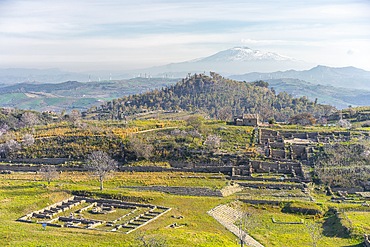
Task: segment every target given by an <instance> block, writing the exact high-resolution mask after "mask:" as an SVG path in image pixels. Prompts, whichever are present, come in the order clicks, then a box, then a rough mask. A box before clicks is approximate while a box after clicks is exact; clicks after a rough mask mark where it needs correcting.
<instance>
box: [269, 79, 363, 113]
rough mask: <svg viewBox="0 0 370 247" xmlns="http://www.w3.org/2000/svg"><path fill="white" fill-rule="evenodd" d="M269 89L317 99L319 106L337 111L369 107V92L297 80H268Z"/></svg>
mask: <svg viewBox="0 0 370 247" xmlns="http://www.w3.org/2000/svg"><path fill="white" fill-rule="evenodd" d="M265 81H267V82H268V83H269V86H270V88H274V90H275V91H276V92H277V93H280V92H287V93H289V94H291V95H292V96H294V97H302V96H306V97H308V98H309V99H310V100H315V99H317V101H318V103H320V104H329V105H333V106H335V107H337V108H339V109H343V108H347V107H348V106H349V105H351V106H368V105H370V91H367V90H360V89H351V88H342V87H333V86H330V85H321V84H314V83H310V82H306V81H303V80H299V79H290V78H282V79H268V80H265Z"/></svg>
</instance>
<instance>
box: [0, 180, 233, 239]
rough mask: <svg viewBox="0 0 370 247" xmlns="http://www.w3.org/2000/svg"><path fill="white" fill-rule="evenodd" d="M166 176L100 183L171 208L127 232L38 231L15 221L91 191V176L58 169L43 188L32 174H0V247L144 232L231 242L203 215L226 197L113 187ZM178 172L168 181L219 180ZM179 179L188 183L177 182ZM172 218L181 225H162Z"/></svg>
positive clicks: (209, 183)
mask: <svg viewBox="0 0 370 247" xmlns="http://www.w3.org/2000/svg"><path fill="white" fill-rule="evenodd" d="M126 175H127V177H126ZM157 175H158V174H157ZM169 175H170V174H160V176H158V178H157V176H156V175H155V174H154V175H152V176H151V177H150V176H149V174H140V175H139V174H121V175H120V176H117V177H116V178H115V179H111V180H110V181H107V182H106V191H105V192H107V193H112V194H115V193H123V194H125V195H131V196H140V197H143V198H149V199H150V202H151V203H153V204H156V205H163V206H167V207H171V208H172V210H171V211H170V212H169V213H167V214H166V215H164V216H162V217H160V218H159V219H157V220H155V221H154V222H152V223H150V224H148V225H146V226H144V227H142V228H140V229H139V230H137V231H135V232H133V233H131V234H128V235H125V234H120V233H105V232H99V231H93V230H78V229H68V228H53V227H48V228H47V229H46V231H44V230H42V227H41V226H40V225H38V224H27V223H20V222H16V221H15V220H16V219H17V218H19V217H20V216H22V215H24V214H26V213H29V212H32V211H34V210H39V209H41V208H43V207H45V206H47V205H50V204H52V203H55V202H58V201H61V200H62V199H65V198H68V197H69V196H70V194H69V193H68V190H70V189H85V190H91V191H93V190H97V189H98V183H97V181H95V180H91V179H89V177H88V175H87V174H72V173H68V174H67V173H66V174H63V175H62V177H61V178H60V179H59V180H58V181H55V182H52V184H51V186H49V187H46V186H45V182H42V181H39V179H40V178H39V177H38V176H34V175H32V174H21V173H17V174H11V175H1V177H0V202H1V203H0V221H1V222H2V224H0V243H2V246H135V245H134V244H135V242H136V238H137V237H138V236H140V235H142V234H144V233H145V235H146V236H154V237H156V238H159V239H165V240H166V242H167V243H169V245H170V246H236V237H235V236H233V235H232V234H231V233H230V232H228V231H227V230H226V229H225V228H224V227H223V226H221V225H220V224H218V223H217V222H216V221H215V220H214V219H213V218H212V217H210V216H208V215H207V214H206V212H207V211H208V210H210V209H211V208H213V207H215V206H216V205H218V204H220V203H225V202H227V201H228V200H229V199H224V198H211V197H191V196H175V195H167V194H163V193H155V192H137V191H129V190H127V191H125V190H122V189H120V188H119V186H121V185H122V184H145V182H144V181H146V180H150V181H151V182H149V183H148V184H158V183H159V184H163V182H164V181H165V180H167V181H168V180H169ZM184 175H186V174H173V175H172V176H177V177H178V178H177V179H176V178H174V179H173V181H174V182H173V183H171V185H196V186H207V187H218V186H221V184H222V183H224V182H223V181H221V184H220V181H219V180H212V179H198V178H194V179H192V178H186V179H185V178H184V179H181V177H182V176H184ZM181 180H184V181H186V180H188V181H190V182H184V183H183V182H181ZM127 181H131V183H126V182H127ZM200 181H202V182H200ZM172 215H175V216H180V215H181V216H183V218H182V219H175V218H172V217H171V216H172ZM175 222H177V223H178V224H181V225H184V226H183V227H181V228H178V229H173V228H166V226H168V225H170V224H173V223H175Z"/></svg>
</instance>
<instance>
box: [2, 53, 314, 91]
mask: <svg viewBox="0 0 370 247" xmlns="http://www.w3.org/2000/svg"><path fill="white" fill-rule="evenodd" d="M312 66H313V65H312V64H308V63H306V62H303V61H299V60H296V59H293V58H289V57H287V56H282V55H279V54H277V53H273V52H265V51H259V50H253V49H250V48H248V47H234V48H231V49H228V50H224V51H220V52H217V53H215V54H213V55H211V56H208V57H204V58H197V59H193V60H190V61H185V62H180V63H171V64H167V65H163V66H156V67H150V68H143V69H137V70H127V71H88V72H84V73H73V72H67V71H61V70H59V69H21V68H16V69H0V84H14V83H21V82H35V83H45V82H47V83H60V82H65V81H83V82H86V81H89V80H91V81H98V80H99V78H100V79H101V80H110V79H113V80H117V79H128V78H134V77H137V76H138V75H140V74H141V75H142V76H143V77H144V76H145V75H146V76H148V77H149V76H152V77H172V78H173V77H177V78H184V77H185V76H187V75H188V73H192V74H193V73H202V72H209V71H216V72H218V73H221V74H223V75H230V74H242V73H247V72H256V71H257V72H273V71H277V70H288V69H307V68H310V67H312Z"/></svg>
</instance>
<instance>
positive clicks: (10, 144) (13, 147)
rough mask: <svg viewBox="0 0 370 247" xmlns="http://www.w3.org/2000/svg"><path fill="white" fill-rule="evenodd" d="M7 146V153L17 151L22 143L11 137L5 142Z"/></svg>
mask: <svg viewBox="0 0 370 247" xmlns="http://www.w3.org/2000/svg"><path fill="white" fill-rule="evenodd" d="M5 148H6V151H7V153H12V152H15V151H18V150H19V149H21V144H19V143H18V142H17V141H15V140H13V139H11V140H8V141H7V142H6V143H5Z"/></svg>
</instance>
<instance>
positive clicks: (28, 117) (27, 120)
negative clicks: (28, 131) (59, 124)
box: [20, 112, 40, 127]
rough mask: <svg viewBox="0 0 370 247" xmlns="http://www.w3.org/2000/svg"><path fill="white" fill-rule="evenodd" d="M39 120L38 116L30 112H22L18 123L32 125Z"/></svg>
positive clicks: (26, 125)
mask: <svg viewBox="0 0 370 247" xmlns="http://www.w3.org/2000/svg"><path fill="white" fill-rule="evenodd" d="M39 122H40V120H39V117H38V116H37V115H36V114H35V113H32V112H25V113H23V114H22V117H21V120H20V125H21V126H25V127H32V126H34V125H36V124H38V123H39Z"/></svg>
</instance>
